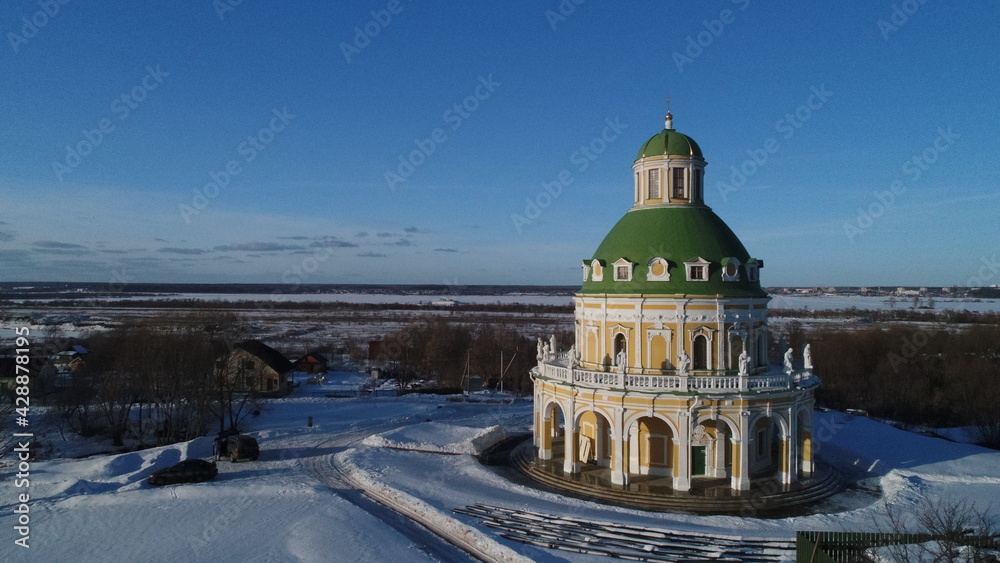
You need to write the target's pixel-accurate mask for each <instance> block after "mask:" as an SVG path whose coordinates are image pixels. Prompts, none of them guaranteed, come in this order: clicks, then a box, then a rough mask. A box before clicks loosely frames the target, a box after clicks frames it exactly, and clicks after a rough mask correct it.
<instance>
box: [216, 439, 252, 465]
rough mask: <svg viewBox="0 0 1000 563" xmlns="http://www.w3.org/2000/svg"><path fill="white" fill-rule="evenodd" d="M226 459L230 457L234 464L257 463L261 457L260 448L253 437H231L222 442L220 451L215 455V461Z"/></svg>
mask: <svg viewBox="0 0 1000 563" xmlns="http://www.w3.org/2000/svg"><path fill="white" fill-rule="evenodd" d="M224 457H228V458H229V461H231V462H233V463H236V462H237V461H241V460H250V461H256V460H257V458H258V457H260V446H259V445H257V440H256V439H255V438H254V437H253V436H249V435H247V434H238V435H236V436H229V437H228V438H226V439H225V440H223V441H222V443H221V445H220V447H219V451H218V452H216V454H215V459H222V458H224Z"/></svg>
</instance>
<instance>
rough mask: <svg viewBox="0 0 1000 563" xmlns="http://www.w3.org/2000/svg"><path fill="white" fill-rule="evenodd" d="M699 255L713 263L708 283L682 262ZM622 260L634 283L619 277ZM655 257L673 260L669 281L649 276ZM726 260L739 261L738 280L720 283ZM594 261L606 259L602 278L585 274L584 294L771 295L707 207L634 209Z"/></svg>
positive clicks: (741, 249) (740, 246)
mask: <svg viewBox="0 0 1000 563" xmlns="http://www.w3.org/2000/svg"><path fill="white" fill-rule="evenodd" d="M685 138H686V137H685ZM695 146H697V145H695ZM698 257H701V258H704V259H705V260H707V261H708V262H710V264H708V281H688V280H687V272H686V269H685V267H684V263H685V262H691V261H693V260H695V259H696V258H698ZM621 258H625V259H627V260H629V261H630V262H632V263H633V264H635V267H634V269H633V270H632V281H615V276H614V263H615V262H616V261H617V260H619V259H621ZM653 258H663V259H665V260H667V261H668V262H669V274H670V281H647V280H646V275H647V273H648V272H649V262H650V260H652V259H653ZM726 258H736V259H737V260H739V262H740V268H739V281H722V269H723V260H724V259H726ZM593 259H598V260H602V261H603V262H604V276H603V280H602V281H599V282H598V281H592V277H593V276H587V281H585V282H584V283H583V287H582V288H581V289H580V293H598V294H602V293H630V294H634V293H647V294H660V295H672V294H688V295H713V296H714V295H721V296H723V297H766V296H767V293H766V292H765V291H764V290H763V289H762V288H761V286H760V282H759V281H755V282H752V281H748V276H747V272H746V268H745V265H746V263H747V262H749V261H750V260H751V257H750V255H749V254H748V253H747V251H746V248H744V247H743V243H741V242H740V240H739V239H738V238H736V235H735V234H734V233H733V231H732V230H730V228H729V227H728V226H727V225H726V224H725V223H724V222H723V221H722V219H720V218H719V216H718V215H716V214H715V213H714V212H713V211H712V210H711V209H709V208H708V207H702V206H671V207H648V208H638V209H633V210H632V211H629V212H628V213H626V214H625V216H624V217H622V218H621V220H619V221H618V223H617V224H616V225H615V226H614V228H612V229H611V232H609V233H608V235H607V236H606V237H604V241H603V242H602V243H601V245H600V246H598V247H597V251H596V252H594V255H593V257H591V258H590V259H588V260H587V264H590V263H591V262H592V260H593Z"/></svg>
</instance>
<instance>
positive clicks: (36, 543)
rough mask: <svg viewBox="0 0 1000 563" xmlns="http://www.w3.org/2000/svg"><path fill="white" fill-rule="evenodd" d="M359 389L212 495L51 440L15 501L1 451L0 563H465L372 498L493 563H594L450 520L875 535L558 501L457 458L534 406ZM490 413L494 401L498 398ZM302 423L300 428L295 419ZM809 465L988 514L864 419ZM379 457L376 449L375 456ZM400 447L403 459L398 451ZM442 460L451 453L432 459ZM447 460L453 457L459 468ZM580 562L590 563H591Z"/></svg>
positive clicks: (864, 511)
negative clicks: (530, 516) (482, 552)
mask: <svg viewBox="0 0 1000 563" xmlns="http://www.w3.org/2000/svg"><path fill="white" fill-rule="evenodd" d="M365 381H366V378H365V376H363V375H357V374H337V375H333V374H331V377H330V378H329V380H328V382H327V383H326V384H325V385H321V386H306V385H303V386H300V387H298V388H296V390H295V392H294V393H293V395H292V396H291V397H288V398H284V399H277V400H273V401H271V402H270V404H269V406H268V407H267V408H266V409H265V411H264V412H263V413H262V414H261V415H260V416H259V417H257V418H255V419H253V420H252V426H251V429H250V434H252V435H254V436H255V437H256V438H257V439H258V441H259V442H260V445H261V458H260V460H258V461H256V462H242V463H236V464H233V463H230V462H228V461H220V462H218V466H219V475H218V477H217V478H216V479H215V480H214V481H210V482H206V483H198V484H184V485H172V486H167V487H150V486H149V485H148V484H147V483H146V478H147V477H148V476H149V474H150V473H151V472H153V471H155V470H156V469H159V468H162V467H166V466H168V465H171V464H173V463H175V462H177V461H179V460H181V459H185V458H188V457H203V458H207V457H209V456H210V455H211V449H212V444H211V440H210V439H208V438H199V439H196V440H193V441H191V442H187V443H181V444H175V445H172V446H166V447H159V448H152V449H148V450H143V451H137V452H129V453H121V454H117V455H96V456H92V457H88V458H84V459H74V456H76V455H80V453H81V452H86V451H92V450H93V449H94V448H95V445H94V444H93V443H90V442H85V441H80V440H77V439H74V438H72V437H71V436H69V435H65V436H62V435H60V433H59V432H57V431H55V430H54V429H50V430H49V431H48V432H42V429H41V428H34V430H36V431H37V432H39V435H40V438H41V440H42V441H43V442H48V445H49V446H50V447H51V448H53V449H54V450H55V451H56V452H57V453H56V456H57V458H56V459H47V460H40V461H37V462H33V463H31V469H30V487H27V488H20V489H18V488H15V487H13V486H12V480H11V478H10V477H11V476H12V474H13V473H14V465H13V464H14V463H15V460H14V459H13V457H12V455H11V453H10V452H8V453H7V454H6V457H4V458H0V464H3V468H2V471H3V473H4V475H5V480H4V482H3V486H2V487H0V542H2V543H3V546H4V547H3V553H4V555H3V557H2V559H3V560H4V561H39V562H53V561H129V560H135V561H237V560H240V561H344V560H351V561H400V562H402V561H424V560H427V561H435V560H437V561H465V560H468V559H467V558H466V557H465V556H464V555H462V554H460V553H457V552H456V551H455V550H454V549H453V548H451V547H450V546H448V545H445V544H443V543H441V542H440V541H437V540H435V539H434V538H433V537H431V536H429V535H428V533H427V531H426V530H424V529H423V528H419V527H416V526H413V525H412V524H407V522H408V521H407V520H406V519H403V518H400V517H399V516H397V515H395V513H393V512H390V511H388V510H386V509H385V508H384V507H382V506H380V505H377V504H374V503H373V502H371V500H369V499H367V498H366V497H365V496H364V495H361V494H360V493H359V492H358V490H357V487H358V486H364V487H365V488H373V490H377V491H378V492H379V494H380V495H382V496H383V497H386V498H389V499H392V501H393V502H394V503H398V504H399V505H400V506H405V507H410V508H413V507H416V510H417V511H418V513H419V514H421V515H422V517H423V518H425V519H428V520H431V521H434V522H436V523H438V524H440V525H443V526H446V527H448V529H451V530H455V531H458V532H461V533H462V534H464V535H465V537H468V538H474V539H476V541H479V542H481V543H482V545H485V546H486V548H487V549H488V550H489V552H490V553H495V554H497V555H504V554H506V555H507V556H508V558H509V559H510V560H515V559H516V557H515V556H514V555H513V554H519V555H520V556H524V557H527V558H529V559H531V560H535V561H546V562H549V561H551V562H554V561H589V560H593V561H597V560H598V559H595V558H592V557H591V556H581V555H578V554H572V553H567V552H563V551H555V550H549V549H544V548H538V547H531V546H528V545H525V544H521V543H518V542H514V541H510V540H507V539H504V538H502V537H500V536H499V534H498V533H497V532H496V531H494V530H492V529H491V528H487V527H484V526H482V525H481V524H480V523H479V521H478V520H477V519H475V518H472V517H470V516H465V515H460V514H456V513H453V512H452V511H453V509H455V508H463V507H465V506H466V505H471V504H476V503H483V504H490V505H495V506H500V507H506V508H513V509H520V510H530V511H535V512H540V513H545V514H552V515H558V516H562V517H574V518H582V519H586V520H588V521H592V522H617V523H623V524H632V525H637V526H647V527H655V528H661V529H670V530H676V531H681V532H694V533H699V534H715V535H726V536H736V537H747V538H771V539H788V538H791V537H792V536H793V535H794V531H795V530H806V529H810V530H871V529H872V522H873V519H876V518H878V517H879V515H880V514H881V511H882V508H881V506H880V504H879V501H877V499H876V498H875V497H874V496H873V495H871V494H867V493H863V492H857V491H854V492H849V493H845V494H843V496H842V497H839V500H837V501H835V502H833V503H832V505H838V506H839V509H840V510H841V511H840V512H835V513H830V514H820V515H811V516H800V517H794V518H784V519H758V518H737V517H731V516H692V515H680V514H662V513H649V512H644V511H641V510H633V509H626V508H617V507H611V506H604V505H601V504H597V503H593V502H587V501H582V500H577V499H571V498H567V497H564V496H561V495H558V494H553V493H548V492H542V491H539V490H536V489H534V488H531V487H527V486H524V485H521V484H516V483H514V482H512V481H510V480H508V479H506V478H505V477H502V476H501V475H500V474H499V473H498V472H497V471H495V470H494V469H493V468H490V467H485V466H482V465H480V464H479V462H478V461H476V459H475V458H474V457H472V456H471V455H468V454H469V453H472V452H475V451H479V450H481V449H482V448H485V447H487V446H488V445H489V444H490V443H492V442H494V441H495V440H496V439H498V438H499V437H500V436H501V435H502V434H503V433H504V432H508V433H516V432H524V431H526V430H529V429H530V424H531V412H532V411H531V403H530V402H529V401H527V400H524V399H519V400H517V401H514V402H503V401H495V400H494V401H493V402H486V400H485V399H489V398H490V397H489V396H487V395H478V396H476V397H473V399H474V401H475V402H473V401H470V400H464V401H457V400H455V399H454V398H451V399H449V398H447V397H438V396H413V395H410V396H406V397H399V398H376V399H372V398H363V399H332V398H327V397H325V396H324V393H325V392H326V391H330V390H334V389H335V388H336V389H337V390H342V389H343V388H345V387H351V386H360V385H363V384H364V382H365ZM493 399H496V397H493ZM308 417H313V426H312V427H308V426H307V424H306V421H307V418H308ZM814 434H815V436H816V439H817V440H818V444H817V449H818V450H819V455H820V456H822V457H823V458H824V459H826V460H828V461H829V462H831V463H834V464H836V465H837V466H839V467H841V468H842V469H843V470H844V471H846V472H849V473H851V474H853V475H855V476H856V477H858V478H862V479H866V480H867V482H868V484H869V485H870V486H872V487H874V486H875V485H876V484H878V485H880V486H881V488H882V489H883V491H884V494H885V497H886V499H888V500H889V501H890V502H892V503H893V504H894V505H896V506H899V507H908V506H913V505H915V504H916V503H917V502H919V500H920V499H921V498H924V497H928V496H944V497H947V498H950V499H959V498H968V499H970V500H972V501H974V502H976V503H980V504H982V503H988V502H992V503H993V505H994V507H996V506H1000V452H994V451H991V450H986V449H983V448H979V447H976V446H972V445H967V444H960V443H953V442H949V441H946V440H942V439H935V438H928V437H924V436H920V435H917V434H913V433H908V432H904V431H901V430H897V429H895V428H892V427H890V426H887V425H884V424H880V423H877V422H874V421H871V420H868V419H866V418H861V417H849V416H847V415H844V414H841V413H836V412H831V413H817V416H816V424H815V433H814ZM386 446H389V447H386ZM398 448H406V449H398ZM437 452H448V453H449V454H450V455H442V453H437ZM456 452H464V453H461V454H458V455H455V453H456ZM22 492H27V493H29V494H30V496H31V498H30V501H29V502H28V503H27V504H28V505H29V509H30V512H29V515H30V545H31V547H30V549H23V548H20V547H16V546H14V544H13V542H14V540H15V539H16V537H17V533H16V532H15V530H14V526H15V525H16V515H15V514H14V513H13V511H14V510H15V509H16V508H17V507H18V505H19V502H18V499H17V498H16V494H17V493H22ZM588 557H590V558H589V559H588Z"/></svg>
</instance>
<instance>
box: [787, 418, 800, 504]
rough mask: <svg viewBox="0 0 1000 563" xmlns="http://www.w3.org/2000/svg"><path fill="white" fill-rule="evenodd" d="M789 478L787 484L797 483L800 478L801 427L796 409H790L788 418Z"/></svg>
mask: <svg viewBox="0 0 1000 563" xmlns="http://www.w3.org/2000/svg"><path fill="white" fill-rule="evenodd" d="M788 428H789V429H790V431H789V433H788V434H789V436H788V478H787V480H786V482H785V483H786V484H789V485H790V484H792V483H796V482H798V480H799V428H798V421H797V417H796V416H795V409H794V408H792V409H789V418H788Z"/></svg>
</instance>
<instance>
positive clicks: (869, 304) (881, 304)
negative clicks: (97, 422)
mask: <svg viewBox="0 0 1000 563" xmlns="http://www.w3.org/2000/svg"><path fill="white" fill-rule="evenodd" d="M79 298H80V297H79V296H78V295H75V294H67V296H66V297H65V298H62V299H59V300H60V301H62V300H66V299H79ZM185 299H194V300H199V301H232V302H245V303H246V304H247V305H248V306H250V307H259V308H266V307H267V305H268V304H269V303H304V302H316V303H363V304H380V305H381V304H384V305H392V304H408V305H430V304H433V303H434V302H444V301H455V302H457V303H465V304H503V305H511V304H523V305H560V306H562V305H572V304H573V298H572V297H571V296H568V295H539V294H524V293H511V294H504V295H446V294H441V295H412V294H383V293H278V294H274V293H247V294H239V293H173V294H153V295H141V296H129V297H111V298H106V299H105V298H100V300H101V301H108V302H115V301H155V300H162V301H177V300H185ZM11 301H12V302H13V303H16V304H19V305H32V304H38V305H43V306H44V304H45V303H47V302H50V301H54V300H53V299H16V298H15V299H12V300H11ZM912 304H913V301H912V298H907V297H896V298H895V300H894V302H890V300H889V297H870V296H861V295H825V296H818V295H817V296H802V295H773V296H772V299H771V302H770V304H769V307H771V308H775V309H808V310H811V311H818V310H836V309H844V310H846V309H851V308H856V309H861V310H888V309H893V308H895V309H901V310H902V309H909V308H910V307H911V305H912ZM920 305H921V306H927V299H926V298H921V299H920ZM934 310H938V311H963V310H964V311H971V312H975V313H986V312H992V313H995V312H1000V299H960V298H948V297H938V298H935V299H934Z"/></svg>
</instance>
